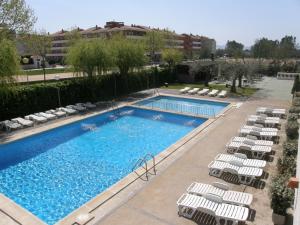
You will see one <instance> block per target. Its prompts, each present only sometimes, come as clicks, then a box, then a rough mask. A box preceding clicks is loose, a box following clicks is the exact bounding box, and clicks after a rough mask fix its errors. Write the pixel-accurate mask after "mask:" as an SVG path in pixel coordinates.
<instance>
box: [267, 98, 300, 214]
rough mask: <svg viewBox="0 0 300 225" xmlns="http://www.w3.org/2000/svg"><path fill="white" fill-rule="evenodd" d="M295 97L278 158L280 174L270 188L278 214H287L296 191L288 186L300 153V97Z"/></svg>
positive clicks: (272, 201)
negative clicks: (299, 139) (299, 122)
mask: <svg viewBox="0 0 300 225" xmlns="http://www.w3.org/2000/svg"><path fill="white" fill-rule="evenodd" d="M296 98H297V97H295V98H294V99H293V105H292V107H291V109H290V110H289V112H290V114H289V115H288V117H287V125H286V135H287V141H286V142H285V143H284V144H283V154H282V157H280V158H279V160H278V164H277V166H278V175H277V176H275V177H274V178H273V180H272V185H271V188H270V192H271V199H272V200H271V206H272V209H273V211H274V213H276V214H280V215H286V210H287V208H289V207H291V205H292V202H293V199H294V191H293V190H292V189H290V188H288V187H287V182H288V179H289V178H290V177H293V176H295V175H296V168H297V161H296V160H297V154H298V136H299V134H298V129H299V124H298V122H297V119H298V115H299V112H298V109H300V107H299V103H300V102H299V99H296Z"/></svg>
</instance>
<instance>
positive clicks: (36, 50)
mask: <svg viewBox="0 0 300 225" xmlns="http://www.w3.org/2000/svg"><path fill="white" fill-rule="evenodd" d="M22 39H23V40H24V43H25V46H26V48H27V50H28V52H29V53H30V54H33V55H36V56H40V57H42V62H41V65H42V68H43V74H44V81H46V69H45V68H46V56H47V54H48V53H49V52H50V49H51V37H50V36H49V34H48V33H47V32H45V31H40V32H34V33H31V34H28V35H27V34H26V35H23V36H22Z"/></svg>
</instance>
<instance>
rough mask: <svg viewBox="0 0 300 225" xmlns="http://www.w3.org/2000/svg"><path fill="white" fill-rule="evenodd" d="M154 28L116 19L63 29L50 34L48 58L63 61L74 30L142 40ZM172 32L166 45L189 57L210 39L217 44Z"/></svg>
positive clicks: (86, 35) (89, 35)
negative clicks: (70, 29) (68, 29)
mask: <svg viewBox="0 0 300 225" xmlns="http://www.w3.org/2000/svg"><path fill="white" fill-rule="evenodd" d="M153 30H159V29H156V28H150V27H147V26H140V25H135V24H132V25H125V24H124V23H123V22H116V21H110V22H107V23H106V24H105V26H104V27H100V26H98V25H96V26H94V27H91V28H88V29H81V28H76V30H72V31H67V30H64V29H62V30H60V31H58V32H56V33H53V34H50V35H51V37H52V40H53V41H52V47H51V52H50V53H49V54H48V55H47V58H48V60H49V62H52V63H57V62H61V61H62V60H63V58H64V57H65V55H66V52H67V49H68V47H69V43H70V38H69V36H70V35H69V34H70V33H72V32H76V33H77V34H79V35H80V36H81V37H82V38H87V39H92V38H110V37H112V36H113V35H114V34H117V33H121V34H123V35H124V36H125V37H127V38H129V39H133V40H142V39H143V38H144V36H145V35H146V34H147V32H150V31H153ZM161 31H163V30H161ZM171 34H172V38H171V39H168V40H166V47H170V48H176V49H179V50H182V51H183V53H184V54H185V55H186V56H188V57H190V56H195V55H197V52H199V51H200V50H201V47H202V44H203V43H204V42H207V41H209V42H211V43H212V46H216V45H215V40H214V39H210V38H207V37H204V36H198V35H192V34H190V35H188V34H177V33H175V32H172V33H171ZM213 43H214V44H213ZM214 50H215V47H214V49H212V51H214ZM157 54H160V53H157ZM158 58H159V57H158Z"/></svg>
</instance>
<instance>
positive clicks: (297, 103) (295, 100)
mask: <svg viewBox="0 0 300 225" xmlns="http://www.w3.org/2000/svg"><path fill="white" fill-rule="evenodd" d="M296 95H300V92H297V93H296ZM293 106H298V107H299V106H300V97H298V96H297V97H294V98H293Z"/></svg>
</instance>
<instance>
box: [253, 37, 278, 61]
mask: <svg viewBox="0 0 300 225" xmlns="http://www.w3.org/2000/svg"><path fill="white" fill-rule="evenodd" d="M278 45H279V43H278V41H273V40H269V39H267V38H261V39H259V40H256V41H255V44H254V45H253V46H252V47H251V51H252V55H253V56H254V57H255V58H259V59H260V58H266V59H270V58H275V57H276V51H277V49H278Z"/></svg>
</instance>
